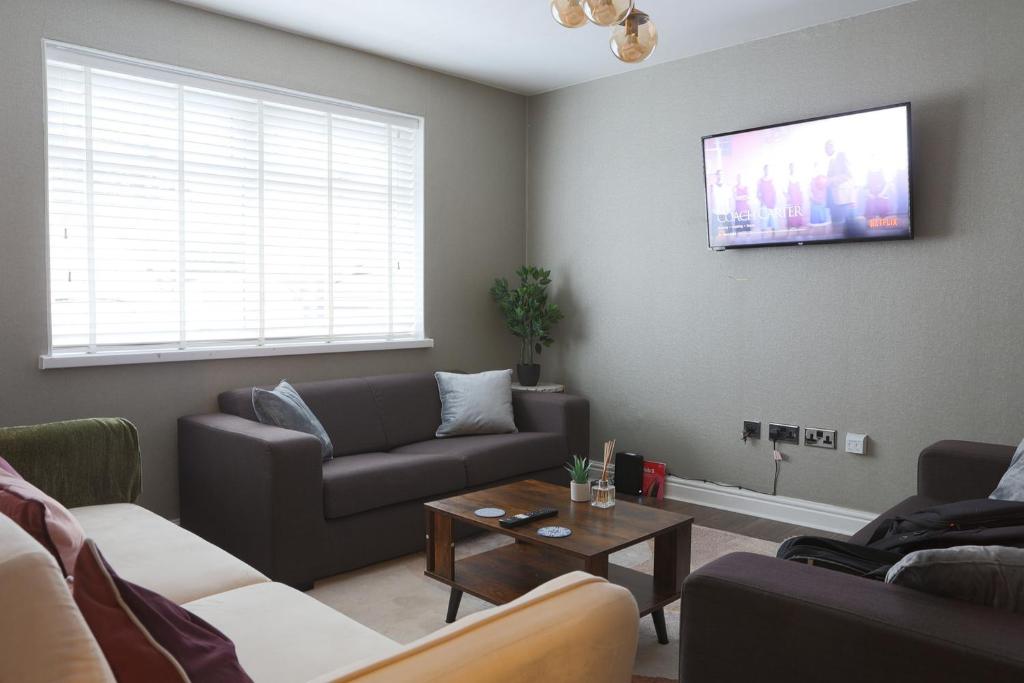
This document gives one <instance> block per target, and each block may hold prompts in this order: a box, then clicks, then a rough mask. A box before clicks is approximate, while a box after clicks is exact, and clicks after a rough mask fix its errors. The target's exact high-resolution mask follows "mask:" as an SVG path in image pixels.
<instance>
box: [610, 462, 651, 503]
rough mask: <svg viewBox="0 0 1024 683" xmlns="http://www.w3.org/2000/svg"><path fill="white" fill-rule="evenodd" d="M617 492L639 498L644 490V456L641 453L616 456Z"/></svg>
mask: <svg viewBox="0 0 1024 683" xmlns="http://www.w3.org/2000/svg"><path fill="white" fill-rule="evenodd" d="M615 490H616V491H617V492H619V493H628V494H629V495H631V496H639V495H640V494H642V493H643V490H644V456H642V455H640V454H639V453H616V454H615Z"/></svg>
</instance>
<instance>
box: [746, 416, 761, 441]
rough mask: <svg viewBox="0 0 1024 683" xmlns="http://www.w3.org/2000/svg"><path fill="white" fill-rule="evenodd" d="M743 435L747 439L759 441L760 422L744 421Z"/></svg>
mask: <svg viewBox="0 0 1024 683" xmlns="http://www.w3.org/2000/svg"><path fill="white" fill-rule="evenodd" d="M743 434H744V435H746V438H744V439H743V440H744V441H746V440H747V439H760V438H761V421H760V420H744V421H743Z"/></svg>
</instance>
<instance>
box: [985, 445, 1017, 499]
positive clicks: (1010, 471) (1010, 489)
mask: <svg viewBox="0 0 1024 683" xmlns="http://www.w3.org/2000/svg"><path fill="white" fill-rule="evenodd" d="M989 498H994V499H996V500H1013V501H1017V502H1019V503H1024V441H1021V442H1020V445H1019V446H1017V452H1016V453H1014V454H1013V459H1012V460H1010V466H1009V467H1008V468H1007V470H1006V474H1004V475H1003V478H1002V479H1000V480H999V485H998V486H996V490H995V491H993V492H992V493H991V494H990V495H989Z"/></svg>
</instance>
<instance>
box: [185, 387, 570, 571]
mask: <svg viewBox="0 0 1024 683" xmlns="http://www.w3.org/2000/svg"><path fill="white" fill-rule="evenodd" d="M295 390H296V391H297V392H298V393H299V395H300V396H301V397H302V399H303V400H304V401H305V402H306V403H307V405H308V406H309V407H310V409H311V410H312V411H313V412H314V413H316V415H317V416H318V418H320V421H321V423H322V424H323V426H324V429H325V430H326V431H327V433H328V435H329V436H330V437H331V440H332V442H333V443H334V446H335V454H336V455H338V456H344V457H338V458H335V459H334V460H332V461H329V462H327V463H321V462H320V458H319V449H318V442H317V440H316V439H315V438H314V437H312V436H310V435H308V434H303V433H301V432H296V431H292V430H287V429H281V428H279V427H270V426H266V425H261V424H259V423H258V422H255V421H254V420H255V415H254V413H253V410H252V406H251V401H248V397H249V396H251V392H252V389H251V388H246V389H236V390H232V391H226V392H224V393H222V394H221V395H220V396H219V398H218V400H219V404H220V406H221V410H222V411H223V412H222V413H220V414H216V415H199V416H192V417H183V418H180V419H179V420H178V463H179V477H178V481H179V489H180V492H181V523H182V526H184V527H185V528H186V529H188V530H190V531H194V532H196V533H198V534H199V535H200V536H202V537H203V538H205V539H206V540H208V541H210V542H212V543H214V544H216V545H219V546H220V547H222V548H225V549H226V550H228V551H229V552H231V553H232V554H234V555H236V556H238V557H239V558H241V559H242V560H244V561H246V562H248V563H249V564H251V565H253V566H254V567H256V568H257V569H259V570H260V571H262V572H263V573H265V574H267V575H268V576H270V577H271V578H273V579H274V580H277V581H283V582H285V583H289V584H291V585H293V586H298V587H302V588H306V587H309V586H310V585H311V584H312V582H313V581H314V580H315V579H318V578H322V577H324V576H330V575H333V574H337V573H338V572H342V571H348V570H350V569H355V568H357V567H361V566H365V565H367V564H370V563H373V562H379V561H381V560H385V559H388V558H391V557H397V556H399V555H403V554H406V553H410V552H415V551H417V550H421V549H422V548H423V519H424V517H423V502H424V500H425V499H430V498H438V497H444V496H446V495H451V494H454V493H456V492H459V491H462V490H465V489H467V488H481V487H486V486H493V485H497V484H501V483H505V482H509V481H514V480H516V479H524V478H534V479H541V480H544V481H551V482H555V483H563V484H564V483H566V482H567V477H566V475H565V472H564V471H563V470H562V469H561V467H562V465H563V464H564V463H565V462H566V461H567V460H568V459H569V452H570V449H573V450H572V452H575V453H581V454H588V453H589V438H590V423H589V416H590V409H589V404H588V403H587V401H586V399H583V398H580V397H578V396H572V395H569V394H539V393H532V392H531V393H526V392H515V393H514V394H513V396H512V402H513V409H514V412H515V419H516V423H517V426H518V428H519V429H520V432H519V433H512V434H500V435H487V436H473V437H455V438H451V439H440V440H439V439H434V438H433V435H434V432H435V431H436V429H437V427H438V425H439V424H440V423H441V401H440V398H439V396H438V389H437V383H436V380H435V379H434V375H433V373H429V372H424V373H412V374H402V375H384V376H379V377H365V378H358V379H335V380H325V381H321V382H307V383H299V384H296V385H295ZM247 402H248V404H249V405H247ZM442 444H443V445H442Z"/></svg>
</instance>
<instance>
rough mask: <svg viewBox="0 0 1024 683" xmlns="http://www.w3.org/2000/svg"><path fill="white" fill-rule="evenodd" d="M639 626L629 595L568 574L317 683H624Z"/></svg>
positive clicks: (582, 575)
mask: <svg viewBox="0 0 1024 683" xmlns="http://www.w3.org/2000/svg"><path fill="white" fill-rule="evenodd" d="M638 624H639V615H638V612H637V606H636V601H635V600H634V599H633V596H632V594H630V592H629V591H628V590H626V589H625V588H622V587H621V586H616V585H614V584H611V583H608V582H607V581H605V580H604V579H601V578H598V577H595V576H592V575H590V574H586V573H584V572H572V573H571V574H566V575H564V576H561V577H558V578H557V579H553V580H551V581H549V582H547V583H545V584H544V585H542V586H540V587H538V588H536V589H535V590H532V591H530V592H529V593H527V594H526V595H524V596H522V597H521V598H519V599H518V600H514V601H513V602H510V603H508V604H507V605H503V606H501V607H495V608H493V609H489V610H486V611H484V612H478V613H477V614H474V615H471V616H468V617H465V618H463V619H461V620H459V621H457V622H456V623H454V624H452V625H450V626H446V627H445V628H442V629H440V630H439V631H436V632H435V633H432V634H430V635H429V636H426V637H424V638H421V639H419V640H417V641H415V642H413V643H410V644H409V645H407V646H405V647H404V648H402V649H401V650H400V651H399V652H397V653H395V654H394V655H392V656H390V657H386V658H384V659H380V660H377V661H374V662H371V663H363V664H362V665H357V666H355V667H350V668H347V669H339V670H338V671H335V672H332V673H330V674H327V675H325V676H321V677H320V678H317V679H316V681H315V682H314V683H356V682H358V683H385V682H386V683H405V682H409V683H412V682H416V683H429V682H432V681H436V682H440V681H444V682H445V683H479V681H489V682H494V683H538V682H539V681H559V682H560V683H628V681H629V680H630V678H631V676H632V670H633V660H634V659H635V657H636V642H637V628H638Z"/></svg>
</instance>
